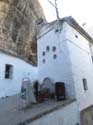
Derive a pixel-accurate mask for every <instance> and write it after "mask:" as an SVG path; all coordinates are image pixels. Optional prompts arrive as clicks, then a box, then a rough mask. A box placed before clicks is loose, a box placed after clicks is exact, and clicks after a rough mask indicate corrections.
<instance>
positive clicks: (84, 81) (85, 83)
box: [82, 79, 88, 91]
mask: <svg viewBox="0 0 93 125" xmlns="http://www.w3.org/2000/svg"><path fill="white" fill-rule="evenodd" d="M82 81H83V87H84V90H85V91H86V90H88V86H87V79H82Z"/></svg>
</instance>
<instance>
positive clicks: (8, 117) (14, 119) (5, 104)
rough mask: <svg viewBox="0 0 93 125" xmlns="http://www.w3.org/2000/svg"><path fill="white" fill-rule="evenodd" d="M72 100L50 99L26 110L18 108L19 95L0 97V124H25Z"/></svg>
mask: <svg viewBox="0 0 93 125" xmlns="http://www.w3.org/2000/svg"><path fill="white" fill-rule="evenodd" d="M72 101H73V100H66V101H60V102H57V101H55V100H51V101H46V102H44V103H40V104H34V105H31V107H30V108H28V109H26V110H19V109H18V105H19V95H15V96H12V97H8V98H5V99H0V125H27V124H28V123H30V122H32V121H34V120H36V119H39V118H40V117H42V116H44V115H46V114H48V113H50V112H53V111H54V110H57V109H59V108H60V107H62V106H64V105H66V104H68V103H70V102H72Z"/></svg>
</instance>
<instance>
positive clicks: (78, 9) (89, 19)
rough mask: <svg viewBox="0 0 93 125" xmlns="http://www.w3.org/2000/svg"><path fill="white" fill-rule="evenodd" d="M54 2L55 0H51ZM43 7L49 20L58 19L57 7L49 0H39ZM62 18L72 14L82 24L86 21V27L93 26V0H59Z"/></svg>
mask: <svg viewBox="0 0 93 125" xmlns="http://www.w3.org/2000/svg"><path fill="white" fill-rule="evenodd" d="M50 1H51V2H52V3H54V0H50ZM39 2H40V4H41V6H42V7H43V10H44V14H45V17H46V19H47V21H48V22H51V21H53V20H55V19H56V13H55V12H56V11H55V8H54V7H53V6H52V5H51V4H50V3H49V2H48V0H39ZM57 5H58V11H59V16H60V18H62V17H65V16H72V17H73V18H74V19H75V20H76V21H77V22H78V23H79V24H80V25H82V24H83V23H86V25H85V27H87V28H88V27H91V26H93V14H92V12H93V9H92V8H93V0H57Z"/></svg>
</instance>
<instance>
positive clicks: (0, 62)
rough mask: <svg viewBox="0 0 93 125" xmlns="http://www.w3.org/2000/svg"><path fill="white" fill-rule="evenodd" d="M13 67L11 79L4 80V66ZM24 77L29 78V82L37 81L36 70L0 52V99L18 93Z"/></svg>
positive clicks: (22, 61) (20, 60) (16, 58)
mask: <svg viewBox="0 0 93 125" xmlns="http://www.w3.org/2000/svg"><path fill="white" fill-rule="evenodd" d="M6 64H9V65H12V66H13V71H12V78H11V79H6V78H5V65H6ZM24 77H29V78H30V80H31V82H33V81H34V80H36V79H37V68H36V67H33V66H32V65H30V64H29V63H27V62H25V61H24V60H22V59H20V58H18V57H14V56H10V55H7V54H5V53H3V52H0V98H1V97H5V96H11V95H14V94H16V93H19V92H20V90H21V83H22V79H23V78H24Z"/></svg>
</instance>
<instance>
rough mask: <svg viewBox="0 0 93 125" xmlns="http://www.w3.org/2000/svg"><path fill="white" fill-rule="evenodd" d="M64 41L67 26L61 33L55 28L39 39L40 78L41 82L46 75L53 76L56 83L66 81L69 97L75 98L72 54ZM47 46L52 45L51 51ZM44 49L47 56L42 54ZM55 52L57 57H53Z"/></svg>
mask: <svg viewBox="0 0 93 125" xmlns="http://www.w3.org/2000/svg"><path fill="white" fill-rule="evenodd" d="M47 30H48V29H47ZM63 41H64V42H65V27H63V30H62V32H61V33H60V34H59V33H58V32H55V28H54V29H53V30H51V31H49V32H48V33H47V34H45V35H44V36H42V37H41V38H40V39H38V78H39V80H40V83H42V81H43V79H44V78H46V77H49V78H51V79H52V80H53V81H54V83H55V82H56V81H61V82H64V83H65V85H66V94H67V97H70V98H73V97H75V91H74V86H73V84H74V83H73V82H74V81H73V78H72V70H71V62H70V56H69V51H68V47H67V43H66V42H65V44H64V42H63ZM47 46H49V47H50V50H49V51H47V50H46V47H47ZM53 46H56V51H55V52H53V51H52V48H53ZM43 51H44V52H45V56H43V55H42V53H43ZM54 54H56V55H57V58H56V59H53V56H54ZM43 59H45V63H43Z"/></svg>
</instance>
